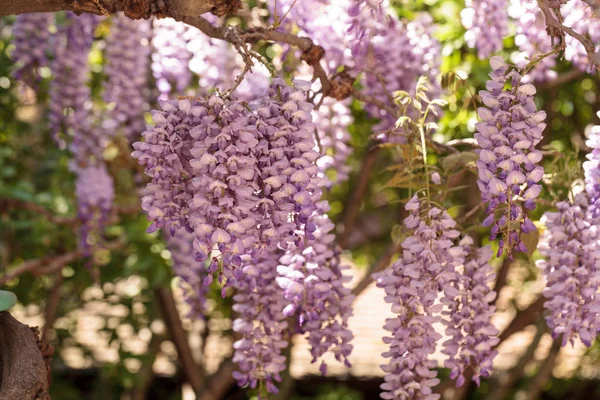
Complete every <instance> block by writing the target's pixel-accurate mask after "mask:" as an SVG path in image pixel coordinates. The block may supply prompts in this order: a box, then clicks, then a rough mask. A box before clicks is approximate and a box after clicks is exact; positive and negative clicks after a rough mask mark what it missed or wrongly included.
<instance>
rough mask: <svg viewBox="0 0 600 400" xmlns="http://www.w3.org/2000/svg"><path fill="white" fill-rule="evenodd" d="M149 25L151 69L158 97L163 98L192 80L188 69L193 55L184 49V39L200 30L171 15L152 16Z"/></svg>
mask: <svg viewBox="0 0 600 400" xmlns="http://www.w3.org/2000/svg"><path fill="white" fill-rule="evenodd" d="M152 27H153V31H152V47H153V48H154V51H153V53H152V72H153V73H154V78H155V79H156V87H157V88H158V91H159V92H160V97H159V98H160V99H162V100H165V99H167V98H168V97H169V94H170V93H171V92H172V91H176V92H177V93H181V92H183V91H184V90H185V89H186V88H187V87H188V86H189V84H190V82H191V81H192V73H191V71H190V69H189V62H190V59H191V58H192V54H191V53H190V51H189V50H188V49H187V42H188V41H189V40H191V38H192V37H193V35H194V33H195V32H196V34H197V35H200V33H199V31H198V30H197V29H195V28H190V27H188V26H187V25H185V24H183V23H181V22H178V21H175V20H174V19H172V18H161V19H155V20H154V22H153V23H152Z"/></svg>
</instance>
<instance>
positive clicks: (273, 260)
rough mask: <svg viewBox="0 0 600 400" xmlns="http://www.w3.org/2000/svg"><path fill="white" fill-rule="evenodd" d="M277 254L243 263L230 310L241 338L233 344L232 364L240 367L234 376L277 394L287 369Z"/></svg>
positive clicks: (234, 325) (245, 382) (286, 341)
mask: <svg viewBox="0 0 600 400" xmlns="http://www.w3.org/2000/svg"><path fill="white" fill-rule="evenodd" d="M278 254H279V252H277V251H276V252H272V253H268V254H265V256H264V257H261V258H260V259H259V260H258V261H256V262H249V263H246V262H244V266H243V267H242V271H243V277H242V278H240V279H238V280H237V281H236V283H235V288H236V290H237V294H236V295H234V296H233V300H234V302H235V304H234V305H233V310H234V311H235V312H237V313H238V314H239V317H238V318H237V319H236V320H235V321H233V330H234V331H235V332H237V333H239V334H241V336H242V337H241V339H239V340H238V341H236V342H235V343H234V345H233V348H234V356H233V361H234V362H236V363H237V365H238V367H239V371H236V372H234V373H233V376H234V378H235V379H236V380H237V382H238V384H239V385H240V386H244V385H249V386H250V387H251V388H257V387H263V386H262V385H263V384H264V385H265V386H264V387H265V388H266V390H267V391H268V392H269V393H277V392H278V389H277V387H276V386H275V383H274V382H281V372H283V371H284V370H285V368H286V363H285V359H286V357H285V356H284V355H283V354H282V352H283V349H285V348H286V347H287V346H288V339H289V332H288V322H287V317H286V316H285V315H284V314H283V313H282V310H283V308H284V307H285V300H284V298H283V293H282V291H281V289H280V288H279V287H278V285H277V282H276V279H277V264H278Z"/></svg>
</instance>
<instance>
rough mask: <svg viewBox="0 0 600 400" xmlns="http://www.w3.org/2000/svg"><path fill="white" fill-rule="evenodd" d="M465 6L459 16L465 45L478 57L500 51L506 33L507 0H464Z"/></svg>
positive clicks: (482, 57) (485, 56) (486, 56)
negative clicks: (463, 31) (463, 29)
mask: <svg viewBox="0 0 600 400" xmlns="http://www.w3.org/2000/svg"><path fill="white" fill-rule="evenodd" d="M465 6H466V7H465V8H464V9H463V10H462V12H461V13H460V16H461V19H462V24H463V26H464V27H465V28H466V29H467V32H466V33H465V40H466V41H467V45H469V47H470V48H475V49H477V55H478V56H479V58H480V59H484V58H488V57H489V56H491V55H492V54H494V53H497V52H498V51H500V50H501V49H502V47H503V45H502V39H503V38H504V37H505V36H507V35H508V12H507V9H508V0H466V2H465Z"/></svg>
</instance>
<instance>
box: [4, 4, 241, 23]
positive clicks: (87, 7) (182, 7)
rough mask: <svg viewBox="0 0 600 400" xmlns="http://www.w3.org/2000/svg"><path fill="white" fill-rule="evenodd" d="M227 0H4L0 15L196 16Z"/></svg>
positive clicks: (220, 5)
mask: <svg viewBox="0 0 600 400" xmlns="http://www.w3.org/2000/svg"><path fill="white" fill-rule="evenodd" d="M229 3H230V1H228V0H4V1H3V2H2V4H0V16H4V15H17V14H23V13H32V12H55V11H62V10H67V11H75V12H89V13H94V14H104V15H106V14H113V13H115V12H118V11H124V12H125V13H126V15H127V16H129V17H130V18H134V19H139V18H149V17H150V16H151V15H158V16H179V17H183V16H197V15H201V14H204V13H206V12H209V11H212V10H213V9H215V10H216V9H217V7H218V10H220V9H222V8H223V7H224V6H226V5H227V4H229Z"/></svg>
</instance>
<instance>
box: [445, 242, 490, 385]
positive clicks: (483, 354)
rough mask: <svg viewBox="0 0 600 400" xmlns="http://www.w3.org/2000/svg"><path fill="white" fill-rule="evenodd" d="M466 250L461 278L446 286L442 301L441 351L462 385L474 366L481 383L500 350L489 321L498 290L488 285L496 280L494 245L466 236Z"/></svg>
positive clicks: (475, 378) (476, 378) (455, 377)
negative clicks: (443, 334)
mask: <svg viewBox="0 0 600 400" xmlns="http://www.w3.org/2000/svg"><path fill="white" fill-rule="evenodd" d="M460 246H462V247H463V249H464V252H465V253H466V254H465V264H464V267H463V270H462V271H459V276H458V279H457V280H456V281H454V282H452V283H450V285H449V286H447V287H446V288H445V290H444V299H443V300H442V303H444V304H446V305H447V307H448V310H447V311H444V312H443V314H444V315H446V316H447V320H445V321H444V324H445V325H446V335H447V336H449V337H450V339H449V340H448V341H446V342H444V349H443V350H442V353H444V354H446V355H447V356H448V359H447V360H446V361H445V362H444V366H445V367H446V368H450V371H451V372H450V378H451V379H456V380H457V381H456V382H457V385H458V386H461V385H462V384H463V383H464V381H465V376H464V374H465V371H466V370H467V368H472V369H473V371H474V373H473V378H472V379H473V380H474V381H475V382H476V383H477V385H479V383H480V379H481V377H482V376H483V377H486V378H487V377H488V376H489V374H490V372H491V370H492V361H493V360H494V357H496V355H497V354H498V352H497V351H496V350H494V347H495V346H496V345H497V344H498V342H499V339H498V337H497V335H498V329H497V328H496V327H495V326H494V325H493V324H492V323H491V322H490V320H491V318H492V315H493V314H494V312H495V311H496V308H495V307H494V306H493V305H491V302H492V301H493V300H494V299H495V297H496V292H494V291H493V290H492V289H490V287H489V285H490V283H491V282H492V281H493V280H494V278H495V274H494V269H493V268H492V266H491V265H490V264H489V261H490V259H491V258H492V249H491V248H490V246H485V247H482V248H480V249H476V250H475V249H473V247H472V246H473V239H471V238H470V237H468V236H467V237H465V238H464V239H462V240H461V241H460Z"/></svg>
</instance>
